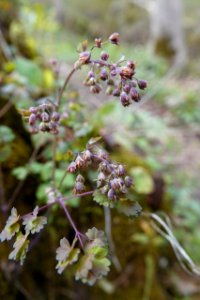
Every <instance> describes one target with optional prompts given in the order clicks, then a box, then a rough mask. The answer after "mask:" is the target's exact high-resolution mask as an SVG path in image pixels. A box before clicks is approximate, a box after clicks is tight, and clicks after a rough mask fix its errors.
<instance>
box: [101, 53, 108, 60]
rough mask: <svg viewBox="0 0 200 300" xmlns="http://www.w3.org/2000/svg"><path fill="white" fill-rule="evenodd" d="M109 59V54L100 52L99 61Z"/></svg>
mask: <svg viewBox="0 0 200 300" xmlns="http://www.w3.org/2000/svg"><path fill="white" fill-rule="evenodd" d="M108 58H109V54H108V53H107V52H104V51H103V52H101V59H102V60H104V61H106V60H108Z"/></svg>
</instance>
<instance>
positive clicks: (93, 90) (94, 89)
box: [90, 84, 101, 94]
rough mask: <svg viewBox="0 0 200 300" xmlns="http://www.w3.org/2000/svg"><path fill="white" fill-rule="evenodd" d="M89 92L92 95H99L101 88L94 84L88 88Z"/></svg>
mask: <svg viewBox="0 0 200 300" xmlns="http://www.w3.org/2000/svg"><path fill="white" fill-rule="evenodd" d="M90 92H91V93H93V94H99V93H100V92H101V87H100V85H98V84H95V85H93V86H91V87H90Z"/></svg>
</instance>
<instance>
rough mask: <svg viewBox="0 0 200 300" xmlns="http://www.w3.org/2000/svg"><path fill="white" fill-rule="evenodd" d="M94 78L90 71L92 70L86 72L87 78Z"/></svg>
mask: <svg viewBox="0 0 200 300" xmlns="http://www.w3.org/2000/svg"><path fill="white" fill-rule="evenodd" d="M92 77H93V78H94V77H95V76H94V72H93V71H92V70H90V71H89V72H88V74H87V78H92Z"/></svg>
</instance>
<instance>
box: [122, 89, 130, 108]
mask: <svg viewBox="0 0 200 300" xmlns="http://www.w3.org/2000/svg"><path fill="white" fill-rule="evenodd" d="M120 101H121V104H122V105H123V106H129V105H130V100H129V96H128V95H127V94H126V93H125V92H122V93H121V95H120Z"/></svg>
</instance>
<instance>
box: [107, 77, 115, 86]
mask: <svg viewBox="0 0 200 300" xmlns="http://www.w3.org/2000/svg"><path fill="white" fill-rule="evenodd" d="M107 84H108V85H111V86H113V85H115V83H114V81H113V80H112V79H109V80H108V81H107Z"/></svg>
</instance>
